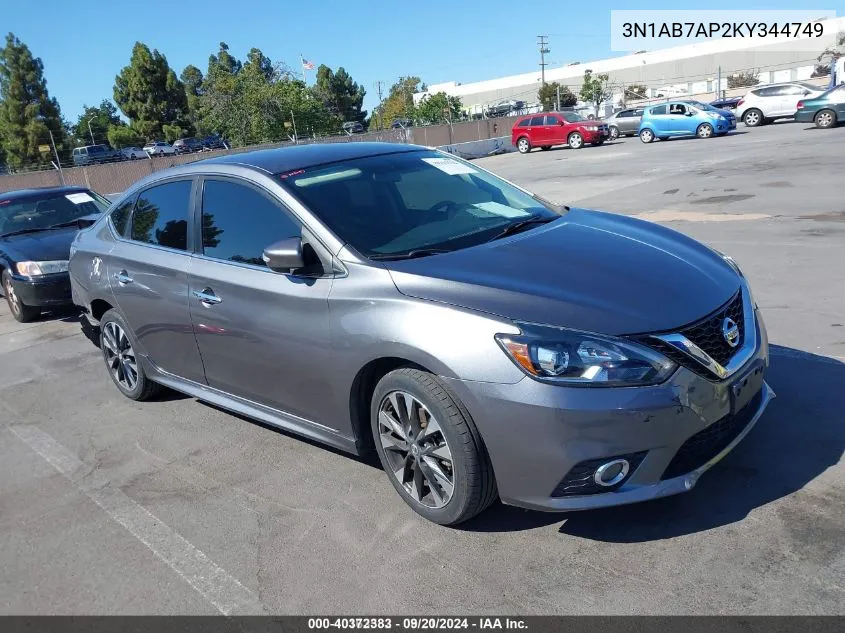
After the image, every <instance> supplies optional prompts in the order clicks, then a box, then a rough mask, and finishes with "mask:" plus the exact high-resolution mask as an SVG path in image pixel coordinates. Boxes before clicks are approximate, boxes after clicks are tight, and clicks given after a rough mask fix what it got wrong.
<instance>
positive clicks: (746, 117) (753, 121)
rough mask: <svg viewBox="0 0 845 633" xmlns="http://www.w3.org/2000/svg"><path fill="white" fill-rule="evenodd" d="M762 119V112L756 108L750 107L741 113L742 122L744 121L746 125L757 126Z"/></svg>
mask: <svg viewBox="0 0 845 633" xmlns="http://www.w3.org/2000/svg"><path fill="white" fill-rule="evenodd" d="M763 121H764V119H763V113H762V112H761V111H760V110H758V109H757V108H751V109H750V110H748V111H747V112H746V113H745V114H743V115H742V122H743V123H745V125H746V126H747V127H757V126H758V125H761V124H762V123H763Z"/></svg>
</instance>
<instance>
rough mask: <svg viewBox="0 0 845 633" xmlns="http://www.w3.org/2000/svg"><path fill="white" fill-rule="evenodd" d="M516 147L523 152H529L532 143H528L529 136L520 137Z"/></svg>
mask: <svg viewBox="0 0 845 633" xmlns="http://www.w3.org/2000/svg"><path fill="white" fill-rule="evenodd" d="M516 147H517V149H518V150H519V151H520V153H522V154H527V153H528V150H530V149H531V145H530V144H529V143H528V139H527V138H521V139H519V141H517V143H516Z"/></svg>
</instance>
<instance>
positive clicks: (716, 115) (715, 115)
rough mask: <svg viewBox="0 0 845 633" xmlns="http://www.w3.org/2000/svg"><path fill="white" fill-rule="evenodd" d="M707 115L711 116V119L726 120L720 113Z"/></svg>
mask: <svg viewBox="0 0 845 633" xmlns="http://www.w3.org/2000/svg"><path fill="white" fill-rule="evenodd" d="M705 114H707V116H709V117H710V118H711V119H721V118H724V117H722V115H721V114H719V113H718V112H706V113H705Z"/></svg>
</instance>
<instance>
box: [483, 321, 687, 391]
mask: <svg viewBox="0 0 845 633" xmlns="http://www.w3.org/2000/svg"><path fill="white" fill-rule="evenodd" d="M517 325H519V327H520V329H522V331H523V334H520V335H513V334H497V335H496V341H497V342H498V343H499V345H500V346H501V348H502V349H503V350H504V351H505V353H506V354H507V355H508V356H509V357H510V358H511V360H513V362H514V363H516V364H517V366H519V367H520V369H522V370H523V371H524V372H525V373H527V374H528V375H529V376H532V377H534V378H538V379H540V380H548V381H552V382H555V383H561V384H566V385H572V386H584V387H633V386H638V385H654V384H657V383H660V382H663V381H664V380H666V379H667V378H668V377H669V376H671V375H672V373H673V372H674V371H675V369H676V367H677V366H676V365H675V363H673V362H672V361H671V360H669V359H668V358H666V357H664V356H662V355H660V354H658V353H657V352H655V351H653V350H650V349H649V348H647V347H644V346H642V345H637V344H636V343H632V342H629V341H623V340H620V339H616V338H611V337H605V336H599V335H596V334H588V333H585V332H578V331H575V330H566V329H563V328H551V327H545V326H532V325H527V324H517Z"/></svg>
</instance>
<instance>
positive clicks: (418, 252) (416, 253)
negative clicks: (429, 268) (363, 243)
mask: <svg viewBox="0 0 845 633" xmlns="http://www.w3.org/2000/svg"><path fill="white" fill-rule="evenodd" d="M441 253H451V251H450V250H448V249H445V248H415V249H413V250H410V251H408V252H406V253H389V254H385V255H370V259H375V260H377V261H390V260H394V259H416V258H417V257H428V256H429V255H439V254H441Z"/></svg>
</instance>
